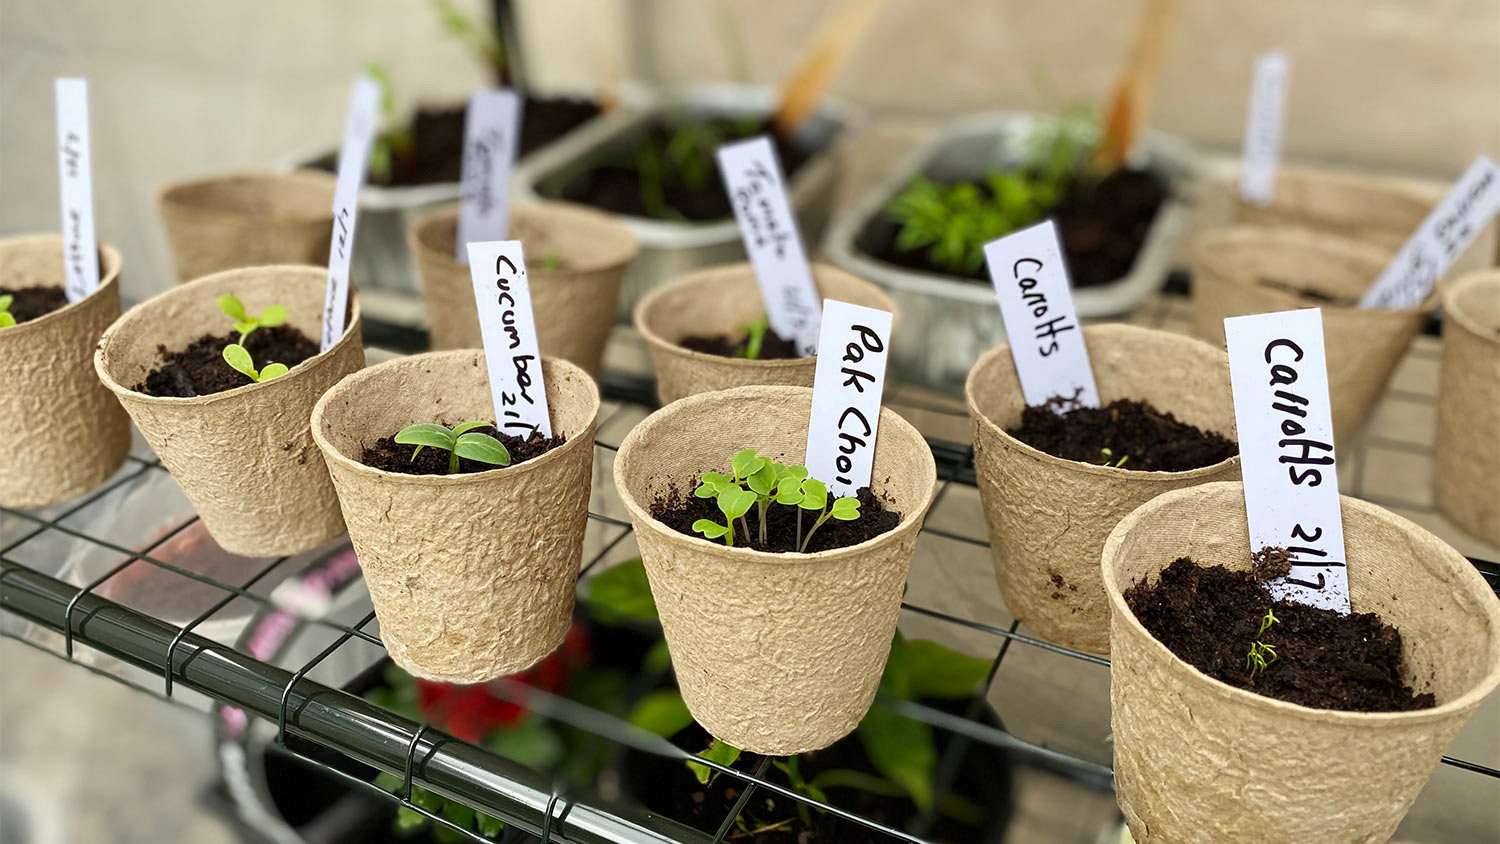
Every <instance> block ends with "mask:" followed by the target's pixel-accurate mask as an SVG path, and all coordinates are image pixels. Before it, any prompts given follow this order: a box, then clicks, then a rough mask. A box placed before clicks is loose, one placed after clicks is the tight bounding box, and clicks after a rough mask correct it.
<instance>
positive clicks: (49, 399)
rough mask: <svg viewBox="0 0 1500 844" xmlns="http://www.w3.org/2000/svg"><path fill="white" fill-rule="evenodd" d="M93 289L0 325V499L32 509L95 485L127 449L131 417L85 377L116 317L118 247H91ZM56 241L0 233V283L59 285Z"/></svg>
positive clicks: (61, 280)
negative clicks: (2, 440)
mask: <svg viewBox="0 0 1500 844" xmlns="http://www.w3.org/2000/svg"><path fill="white" fill-rule="evenodd" d="M99 253H100V262H99V276H100V278H99V289H98V290H96V291H94V293H93V294H92V295H91V296H89V297H88V298H86V299H84V300H83V301H81V302H72V303H70V304H68V305H65V306H63V307H62V308H59V309H58V310H55V311H53V312H52V313H50V314H46V315H44V316H42V317H39V318H37V319H33V320H28V321H27V322H23V323H21V324H19V325H13V326H11V327H9V328H0V385H3V386H0V419H3V420H5V424H6V426H7V428H8V429H9V433H8V436H7V439H8V444H7V448H6V455H5V458H4V459H3V460H0V505H3V506H6V507H40V506H42V505H44V504H52V503H54V502H57V501H62V500H64V499H67V498H72V497H73V496H75V495H78V494H80V493H83V492H87V491H88V490H90V489H93V488H94V487H96V486H98V485H99V484H101V483H103V482H104V481H105V479H107V478H108V477H109V476H110V475H113V474H114V473H115V470H116V469H118V468H120V464H121V463H123V462H124V461H125V455H126V454H128V453H129V452H130V420H129V419H127V418H126V416H125V412H124V411H123V410H121V409H120V404H119V402H117V401H115V399H114V396H111V395H110V394H109V391H108V390H106V389H104V386H103V385H102V384H100V383H99V379H98V378H96V377H95V376H94V368H93V366H91V365H90V363H89V361H90V359H91V358H92V357H93V354H94V346H95V344H97V343H98V342H99V335H100V334H103V333H104V329H106V328H108V327H109V324H110V323H111V322H114V321H115V318H116V317H118V316H119V315H120V284H119V282H120V253H119V252H118V251H116V250H115V248H114V247H112V246H101V247H99ZM63 283H64V277H63V240H62V238H61V237H60V236H58V235H55V234H43V235H24V236H21V237H8V238H4V239H0V287H8V288H17V287H62V286H63Z"/></svg>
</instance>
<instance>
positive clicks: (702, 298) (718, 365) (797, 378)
mask: <svg viewBox="0 0 1500 844" xmlns="http://www.w3.org/2000/svg"><path fill="white" fill-rule="evenodd" d="M812 269H813V282H814V283H815V284H817V286H818V292H820V293H821V294H823V298H825V299H837V300H839V301H841V302H849V303H851V304H855V305H864V306H865V307H867V308H879V309H880V310H882V311H890V312H891V313H892V314H895V315H896V322H897V324H899V322H900V314H896V303H895V302H893V301H891V297H889V296H887V295H886V294H885V291H884V290H881V289H880V288H879V287H877V286H876V285H874V284H872V283H871V282H868V281H865V280H864V279H862V278H859V277H858V276H854V275H850V274H849V273H847V272H845V271H843V270H841V269H839V268H838V267H835V266H832V265H831V264H821V263H815V264H813V265H812ZM765 312H766V309H765V306H764V305H763V304H762V303H761V298H760V287H759V286H758V285H757V284H756V282H755V271H754V270H753V269H752V268H751V266H750V264H749V263H748V262H744V261H742V262H739V263H734V264H724V265H722V266H718V267H709V268H707V269H702V270H697V271H695V272H691V273H688V274H687V275H684V276H682V277H680V278H678V279H676V280H674V281H672V282H669V283H667V284H664V285H662V286H661V287H658V288H656V289H655V290H653V291H651V292H650V293H649V294H647V295H646V297H645V298H643V299H642V300H641V301H640V302H639V303H638V304H637V305H636V306H635V328H636V330H637V331H639V332H640V334H641V337H643V338H645V340H646V351H647V352H648V353H650V355H651V366H652V368H653V369H655V370H656V394H657V396H659V397H660V398H661V402H662V404H668V403H670V402H674V401H676V400H678V399H680V398H682V397H683V396H691V395H696V394H698V393H706V392H709V391H712V390H727V389H729V388H730V387H745V386H750V385H753V384H764V385H784V386H789V387H811V386H812V382H813V372H814V370H816V369H817V366H818V359H817V358H816V357H805V358H795V359H787V360H746V359H744V358H728V357H720V356H718V355H710V354H704V353H703V352H694V351H689V350H687V349H684V348H683V347H682V346H679V345H678V343H679V342H680V341H681V340H682V338H684V337H688V336H691V335H695V334H696V335H713V334H728V335H732V336H740V335H743V334H744V331H743V329H742V328H741V326H743V325H745V324H746V323H750V322H754V321H755V320H757V319H759V318H760V317H762V316H764V315H765ZM894 328H895V326H894V325H893V327H892V330H894Z"/></svg>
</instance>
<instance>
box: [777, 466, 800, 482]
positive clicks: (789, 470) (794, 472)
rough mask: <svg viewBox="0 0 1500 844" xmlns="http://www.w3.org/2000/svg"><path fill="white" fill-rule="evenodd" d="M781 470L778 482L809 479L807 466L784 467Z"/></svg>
mask: <svg viewBox="0 0 1500 844" xmlns="http://www.w3.org/2000/svg"><path fill="white" fill-rule="evenodd" d="M781 468H782V472H781V474H779V475H777V480H778V481H779V480H780V479H781V478H796V479H797V480H799V481H801V480H806V479H807V467H806V466H783V467H781Z"/></svg>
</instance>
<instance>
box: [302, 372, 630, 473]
mask: <svg viewBox="0 0 1500 844" xmlns="http://www.w3.org/2000/svg"><path fill="white" fill-rule="evenodd" d="M475 354H478V355H479V360H480V361H481V365H482V361H483V360H484V350H483V349H445V350H441V351H435V352H422V353H421V354H415V355H403V356H401V357H396V358H392V359H390V360H388V361H385V362H383V363H377V364H375V365H374V366H367V367H365V368H364V369H361V370H359V371H358V372H355V373H353V374H351V375H347V376H345V377H344V378H343V379H342V380H341V381H339V382H338V383H337V384H334V385H333V386H332V387H330V388H329V389H328V391H327V392H325V393H324V394H323V395H322V396H321V397H319V398H318V403H317V404H315V405H313V411H312V422H311V425H312V437H313V442H315V443H317V445H318V450H319V451H321V452H323V459H324V460H328V461H332V462H335V463H337V464H339V466H340V467H342V468H344V469H347V470H349V471H351V472H354V473H355V474H357V475H360V476H363V477H365V478H370V479H379V480H380V481H381V482H383V483H392V484H403V485H406V486H473V485H478V484H483V483H494V482H495V481H496V480H498V479H500V478H514V477H518V476H520V475H524V474H527V473H529V472H534V471H538V470H541V469H545V468H547V467H548V466H550V465H551V464H552V463H555V462H557V461H559V460H561V459H563V457H564V456H565V455H568V454H571V453H572V452H573V451H577V450H578V449H579V448H583V446H580V445H576V443H579V442H582V441H583V440H584V438H582V437H579V436H578V435H577V434H576V433H575V434H574V435H573V436H570V437H568V439H567V441H566V442H564V443H563V444H562V445H560V446H558V447H557V448H554V449H552V450H551V451H548V452H547V453H546V454H543V455H541V456H539V457H533V458H532V459H530V460H527V461H525V462H523V463H516V464H514V465H511V466H506V467H503V468H502V469H501V470H499V471H495V472H488V471H487V472H469V473H466V474H460V475H407V474H404V473H401V472H388V471H386V470H384V469H377V468H375V467H374V466H366V465H365V464H364V463H361V462H360V461H358V460H355V459H354V458H352V457H349V456H348V455H346V454H344V452H343V451H342V450H340V449H339V448H338V447H337V446H335V445H334V444H333V443H331V442H329V441H328V439H327V438H326V437H325V436H324V435H323V416H324V413H325V411H326V410H327V409H328V406H329V405H330V403H332V401H333V399H334V398H335V397H336V396H338V395H342V394H344V393H346V392H349V391H352V390H356V389H358V388H359V387H360V386H362V385H363V384H364V383H365V382H367V381H370V380H372V379H376V378H379V377H381V376H382V375H384V374H385V373H387V372H389V371H390V370H393V369H403V368H405V367H408V366H415V365H418V363H420V362H432V361H437V362H440V363H447V360H446V359H448V358H452V359H454V360H455V361H458V360H464V361H467V360H470V359H471V358H472V357H473V356H474V355H475ZM542 363H543V364H544V365H547V366H551V367H555V368H557V369H560V370H563V371H565V372H569V373H570V374H572V375H576V376H577V377H578V379H579V383H581V384H587V385H589V386H590V387H591V388H592V389H590V390H589V398H590V407H591V412H590V414H589V415H590V418H591V419H593V420H595V421H597V420H598V418H599V407H600V401H599V387H598V385H596V384H595V383H594V379H592V378H590V377H589V374H588V373H587V372H585V371H584V370H583V368H582V367H580V366H578V365H577V364H575V363H573V362H571V361H568V360H564V359H563V358H555V357H549V356H546V355H543V356H542ZM587 447H588V448H590V449H592V448H593V447H594V443H593V440H592V439H591V438H590V439H588V446H587Z"/></svg>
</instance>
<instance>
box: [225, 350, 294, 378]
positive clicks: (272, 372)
mask: <svg viewBox="0 0 1500 844" xmlns="http://www.w3.org/2000/svg"><path fill="white" fill-rule="evenodd" d="M224 362H225V363H227V364H229V365H230V366H231V367H233V368H234V370H235V371H236V372H239V373H241V374H243V375H245V376H247V377H248V378H249V379H250V380H251V381H254V382H256V383H257V384H259V383H260V382H262V381H269V380H271V379H272V378H280V377H281V376H283V375H285V374H286V373H287V366H286V364H284V363H268V364H266V368H265V369H260V370H257V369H256V368H255V361H253V360H251V359H250V352H249V351H248V350H247V349H246V348H245V347H244V346H241V345H240V344H239V343H230V344H229V345H227V346H225V347H224Z"/></svg>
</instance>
